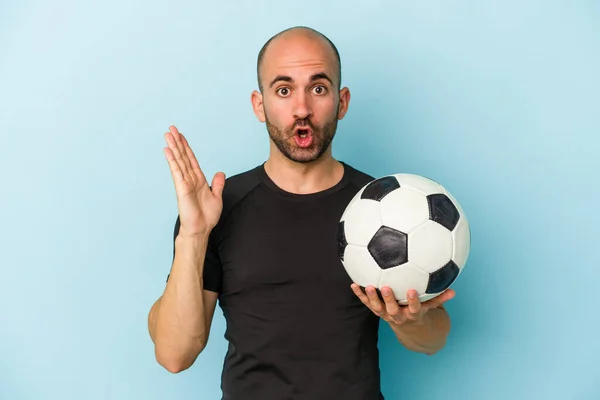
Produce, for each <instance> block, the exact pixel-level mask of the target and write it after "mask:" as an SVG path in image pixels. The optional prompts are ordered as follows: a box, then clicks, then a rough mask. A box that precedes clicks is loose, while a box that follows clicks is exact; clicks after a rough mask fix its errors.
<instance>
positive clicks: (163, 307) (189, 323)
mask: <svg viewBox="0 0 600 400" xmlns="http://www.w3.org/2000/svg"><path fill="white" fill-rule="evenodd" d="M207 241H208V238H207V237H197V238H186V237H182V236H178V237H177V238H176V239H175V258H174V261H173V266H172V268H171V274H170V276H169V281H168V282H167V286H166V288H165V291H164V293H163V295H162V296H161V298H160V300H159V301H158V302H157V304H156V305H155V307H153V310H152V311H151V313H150V317H149V330H150V336H151V338H152V340H153V342H154V345H155V353H156V358H157V361H158V362H159V363H160V364H161V365H163V366H165V367H166V368H167V369H169V370H175V369H176V370H180V369H182V368H187V366H189V365H191V364H192V363H193V361H194V359H195V358H196V357H197V356H198V354H199V353H200V352H201V351H202V349H203V348H204V346H205V345H206V338H207V331H206V318H205V310H204V301H203V293H202V289H203V288H202V282H203V281H202V272H203V269H204V257H205V254H206V247H207ZM181 366H183V367H181Z"/></svg>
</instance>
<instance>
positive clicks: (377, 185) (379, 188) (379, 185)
mask: <svg viewBox="0 0 600 400" xmlns="http://www.w3.org/2000/svg"><path fill="white" fill-rule="evenodd" d="M399 187H400V182H398V179H396V177H394V176H384V177H383V178H379V179H376V180H374V181H373V182H371V183H369V184H368V185H367V187H366V188H365V190H363V192H362V194H361V195H360V198H361V199H366V200H375V201H381V199H383V198H384V197H385V196H387V195H388V194H389V193H390V192H392V191H394V190H396V189H398V188H399Z"/></svg>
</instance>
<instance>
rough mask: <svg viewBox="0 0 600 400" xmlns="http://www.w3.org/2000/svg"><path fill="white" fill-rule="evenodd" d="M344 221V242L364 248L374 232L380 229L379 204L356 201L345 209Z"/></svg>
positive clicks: (361, 200) (369, 201)
mask: <svg viewBox="0 0 600 400" xmlns="http://www.w3.org/2000/svg"><path fill="white" fill-rule="evenodd" d="M344 221H345V227H344V232H345V234H346V241H347V242H348V243H349V244H353V245H356V246H364V247H366V246H367V245H368V244H369V241H370V240H371V238H373V235H375V232H377V231H378V230H379V228H381V215H380V211H379V202H378V201H374V200H365V199H358V200H357V201H355V202H354V203H353V204H352V205H351V206H349V207H347V209H346V212H345V215H344Z"/></svg>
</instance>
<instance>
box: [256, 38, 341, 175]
mask: <svg viewBox="0 0 600 400" xmlns="http://www.w3.org/2000/svg"><path fill="white" fill-rule="evenodd" d="M338 79H339V77H338V76H337V61H336V59H335V55H334V53H333V50H332V49H331V48H330V47H329V46H328V44H327V43H326V42H324V41H323V40H321V39H319V38H315V37H311V36H307V35H295V36H290V37H281V38H278V39H277V40H275V41H273V42H272V43H271V45H270V46H269V48H268V49H267V52H266V54H265V57H264V59H263V64H262V69H261V81H262V85H263V93H262V118H261V120H264V122H266V125H267V130H268V132H269V136H270V138H271V140H272V141H273V143H274V144H275V145H276V146H277V148H278V149H279V151H280V152H281V153H282V154H283V155H284V156H285V157H287V158H288V159H290V160H292V161H295V162H300V163H308V162H311V161H314V160H317V159H318V158H319V157H321V156H322V155H323V154H324V153H325V152H326V151H327V150H328V149H329V145H330V144H331V141H332V140H333V137H334V136H335V132H336V129H337V121H338V119H341V117H343V113H344V112H345V107H340V92H339V91H338V90H337V87H338V82H337V80H338ZM344 100H345V98H344ZM341 108H343V110H341ZM255 111H256V106H255ZM257 115H258V114H257ZM259 117H260V116H259Z"/></svg>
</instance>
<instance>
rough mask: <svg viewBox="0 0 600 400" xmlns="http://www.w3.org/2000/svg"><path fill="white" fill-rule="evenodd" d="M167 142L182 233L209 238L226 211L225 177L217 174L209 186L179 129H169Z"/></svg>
mask: <svg viewBox="0 0 600 400" xmlns="http://www.w3.org/2000/svg"><path fill="white" fill-rule="evenodd" d="M165 139H166V141H167V144H168V147H165V148H164V153H165V156H166V158H167V162H168V163H169V167H170V169H171V176H172V177H173V182H174V184H175V192H176V194H177V205H178V209H179V218H180V220H181V227H180V230H179V232H180V234H183V235H189V236H193V235H204V234H208V233H209V232H210V231H211V229H212V228H213V227H214V226H215V225H216V224H217V222H218V221H219V217H220V216H221V212H222V210H223V198H222V195H223V187H224V186H225V174H223V173H222V172H218V173H217V174H215V176H214V178H213V181H212V185H211V186H209V185H208V181H207V180H206V177H205V176H204V173H203V172H202V170H201V169H200V165H199V164H198V160H196V157H195V155H194V152H193V151H192V149H191V148H190V146H189V144H188V141H187V140H186V138H185V137H184V136H183V135H182V134H181V133H180V132H179V131H178V130H177V128H176V127H174V126H171V127H169V132H167V133H165Z"/></svg>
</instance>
